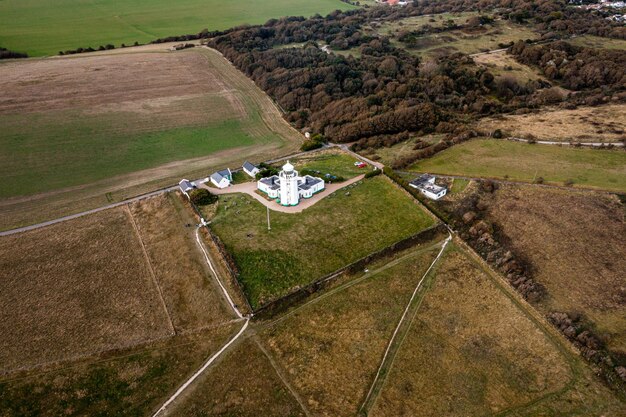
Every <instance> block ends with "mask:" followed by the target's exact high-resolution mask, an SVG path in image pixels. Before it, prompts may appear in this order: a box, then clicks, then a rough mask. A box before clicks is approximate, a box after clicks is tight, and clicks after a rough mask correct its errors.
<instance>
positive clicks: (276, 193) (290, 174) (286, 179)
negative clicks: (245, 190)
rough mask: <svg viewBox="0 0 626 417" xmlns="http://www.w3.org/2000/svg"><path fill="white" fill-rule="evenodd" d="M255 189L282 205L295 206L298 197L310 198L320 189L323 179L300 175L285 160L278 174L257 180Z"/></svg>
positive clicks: (322, 186)
mask: <svg viewBox="0 0 626 417" xmlns="http://www.w3.org/2000/svg"><path fill="white" fill-rule="evenodd" d="M257 189H258V190H259V191H262V192H264V193H265V194H267V196H268V197H269V198H273V199H276V201H277V202H278V203H280V204H281V205H283V206H296V205H298V203H299V202H300V198H311V197H313V194H315V193H318V192H320V191H322V190H323V189H324V180H323V179H321V178H317V177H312V176H310V175H305V176H303V177H301V176H299V175H298V171H296V170H295V169H294V167H293V165H291V164H290V163H289V162H287V163H286V164H285V165H283V170H282V171H280V172H279V174H278V175H273V176H271V177H267V178H261V179H260V180H259V181H257Z"/></svg>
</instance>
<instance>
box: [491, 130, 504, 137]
mask: <svg viewBox="0 0 626 417" xmlns="http://www.w3.org/2000/svg"><path fill="white" fill-rule="evenodd" d="M491 136H492V137H493V138H495V139H502V137H503V136H504V135H503V134H502V130H500V129H496V130H494V131H493V134H492V135H491Z"/></svg>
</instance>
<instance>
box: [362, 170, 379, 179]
mask: <svg viewBox="0 0 626 417" xmlns="http://www.w3.org/2000/svg"><path fill="white" fill-rule="evenodd" d="M381 173H382V171H381V170H380V169H378V168H377V169H374V170H372V171H369V172H368V173H367V174H365V178H372V177H375V176H377V175H380V174H381Z"/></svg>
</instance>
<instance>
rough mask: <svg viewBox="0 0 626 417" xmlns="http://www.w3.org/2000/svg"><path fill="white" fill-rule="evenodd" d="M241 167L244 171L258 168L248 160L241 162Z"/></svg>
mask: <svg viewBox="0 0 626 417" xmlns="http://www.w3.org/2000/svg"><path fill="white" fill-rule="evenodd" d="M243 169H245V170H246V171H250V172H252V171H254V170H255V169H259V168H257V166H256V165H254V164H251V163H250V162H248V161H246V162H244V163H243Z"/></svg>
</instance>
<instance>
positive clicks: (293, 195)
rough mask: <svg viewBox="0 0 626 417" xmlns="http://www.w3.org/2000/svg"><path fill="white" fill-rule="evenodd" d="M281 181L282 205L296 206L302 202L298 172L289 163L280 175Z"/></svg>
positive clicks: (284, 166)
mask: <svg viewBox="0 0 626 417" xmlns="http://www.w3.org/2000/svg"><path fill="white" fill-rule="evenodd" d="M278 178H279V179H280V204H282V205H283V206H295V205H297V204H298V203H299V202H300V193H299V192H298V171H296V170H295V169H294V167H293V165H291V164H290V163H289V161H287V163H286V164H285V165H283V170H282V171H280V172H279V173H278Z"/></svg>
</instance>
